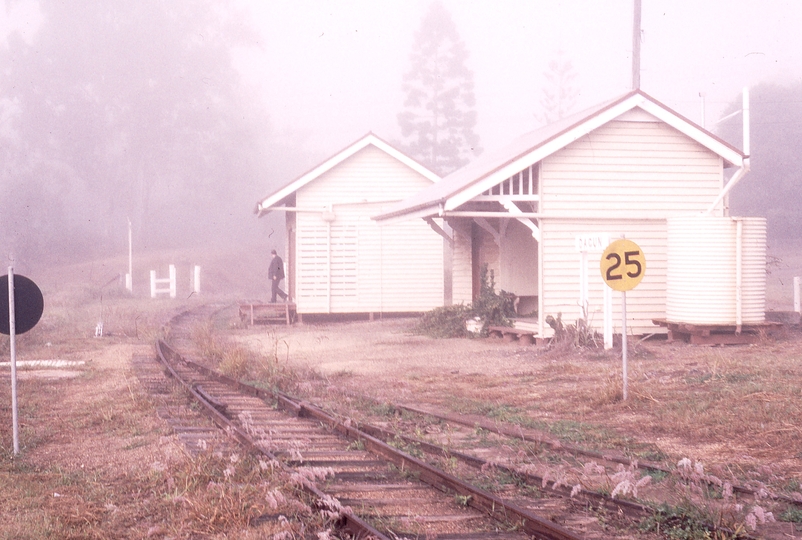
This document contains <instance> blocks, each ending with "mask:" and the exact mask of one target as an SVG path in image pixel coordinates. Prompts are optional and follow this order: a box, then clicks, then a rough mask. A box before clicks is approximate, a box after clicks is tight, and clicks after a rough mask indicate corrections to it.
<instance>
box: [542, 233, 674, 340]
mask: <svg viewBox="0 0 802 540" xmlns="http://www.w3.org/2000/svg"><path fill="white" fill-rule="evenodd" d="M542 225H543V226H542V228H541V232H542V235H543V236H542V239H543V248H544V249H543V289H544V291H545V292H544V294H543V295H542V297H543V299H542V306H543V307H542V309H543V311H542V315H541V317H540V318H541V319H542V320H544V318H545V317H546V316H548V315H551V316H553V317H555V318H556V317H557V315H558V314H562V322H563V324H566V325H567V324H573V323H575V322H576V321H577V319H579V318H580V317H581V314H582V313H581V308H580V303H579V294H580V293H579V289H580V284H579V272H580V261H581V258H580V253H579V252H577V251H576V246H575V238H576V236H578V235H582V234H587V233H588V232H592V233H608V234H609V236H610V239H611V240H614V239H616V238H619V237H620V236H621V235H622V234H623V235H625V236H626V238H628V239H630V240H632V241H633V242H635V243H636V244H638V246H640V248H641V249H642V250H643V253H644V254H645V256H646V274H645V275H644V277H643V281H641V283H640V284H639V285H638V286H637V287H636V288H635V289H633V290H632V291H629V292H627V330H628V333H631V334H636V335H638V334H649V333H652V332H660V331H661V330H660V328H659V327H657V326H655V325H654V324H653V323H652V319H659V318H664V317H665V310H666V308H665V306H666V266H667V265H666V260H667V259H666V239H667V234H666V223H665V221H663V220H657V221H629V220H627V221H607V220H605V221H595V222H594V221H586V222H582V223H579V222H577V221H575V220H570V221H558V220H549V221H547V222H543V223H542ZM600 262H601V252H597V253H588V256H587V275H588V323H589V325H590V326H591V327H592V328H594V329H595V330H597V331H598V332H599V333H601V332H602V330H603V328H604V312H603V309H604V288H605V287H607V286H606V285H605V284H604V282H603V281H602V278H601V271H600V270H599V263H600ZM612 295H613V296H612V299H613V332H614V333H620V332H621V293H620V292H617V291H613V292H612ZM544 332H545V335H547V336H548V335H551V328H550V327H549V326H548V325H545V328H544Z"/></svg>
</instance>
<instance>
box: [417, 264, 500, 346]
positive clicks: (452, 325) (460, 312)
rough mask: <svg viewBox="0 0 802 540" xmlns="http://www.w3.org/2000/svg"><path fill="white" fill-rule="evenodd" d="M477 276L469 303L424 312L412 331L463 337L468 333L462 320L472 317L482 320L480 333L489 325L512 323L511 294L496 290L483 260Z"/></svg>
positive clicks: (448, 336)
mask: <svg viewBox="0 0 802 540" xmlns="http://www.w3.org/2000/svg"><path fill="white" fill-rule="evenodd" d="M480 279H481V282H482V285H481V289H480V292H479V297H478V298H477V299H476V300H474V302H473V304H469V305H465V304H458V305H454V306H445V307H439V308H435V309H433V310H432V311H429V312H427V313H424V314H423V316H422V317H421V319H420V321H418V324H417V326H416V331H417V332H418V333H421V334H424V335H427V336H430V337H434V338H452V337H466V336H468V335H469V333H468V331H467V330H466V329H465V321H467V320H468V319H475V318H478V319H479V321H480V322H481V323H482V330H481V332H480V335H482V336H486V335H487V332H488V328H489V327H490V326H512V321H511V320H510V317H514V316H515V309H514V307H513V298H514V296H513V295H510V294H507V293H505V292H504V291H501V294H497V293H496V291H495V288H496V283H495V280H494V277H493V273H492V271H490V270H488V268H487V265H486V264H485V265H483V266H482V272H481V274H480Z"/></svg>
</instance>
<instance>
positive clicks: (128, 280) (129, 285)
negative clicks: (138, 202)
mask: <svg viewBox="0 0 802 540" xmlns="http://www.w3.org/2000/svg"><path fill="white" fill-rule="evenodd" d="M133 253H134V252H133V235H132V233H131V219H130V218H129V219H128V273H127V274H126V275H125V288H126V289H128V292H131V293H132V292H134V257H133Z"/></svg>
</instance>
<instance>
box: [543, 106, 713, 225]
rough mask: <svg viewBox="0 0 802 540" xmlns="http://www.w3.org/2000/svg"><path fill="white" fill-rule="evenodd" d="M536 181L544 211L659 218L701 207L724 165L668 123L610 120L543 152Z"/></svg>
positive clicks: (707, 201) (710, 196)
mask: <svg viewBox="0 0 802 540" xmlns="http://www.w3.org/2000/svg"><path fill="white" fill-rule="evenodd" d="M541 183H542V184H541V204H540V211H541V212H542V213H545V214H548V215H554V214H559V215H560V216H576V217H584V216H587V215H588V214H589V213H592V215H593V216H597V215H605V216H610V217H618V216H623V215H625V214H626V213H629V214H631V215H633V216H643V215H648V216H650V217H663V218H665V217H668V216H670V215H681V214H687V213H693V212H701V211H704V210H706V209H707V207H708V206H710V204H711V203H712V202H713V201H714V200H715V198H716V196H717V195H718V193H719V191H720V190H721V188H722V186H723V183H724V169H723V162H722V159H721V157H720V156H718V155H716V154H715V153H713V152H711V151H710V150H708V149H707V148H705V147H703V146H702V145H700V144H698V143H697V142H695V141H694V140H692V139H690V138H688V137H686V136H685V135H683V134H682V133H680V132H679V131H677V130H675V129H674V128H672V127H671V126H669V125H668V124H665V123H662V122H656V121H655V122H644V121H622V120H614V121H612V122H608V123H607V124H605V125H603V126H602V127H600V128H598V129H596V130H595V131H593V132H591V133H590V134H588V135H586V136H584V137H582V138H580V139H578V140H577V141H575V142H574V143H572V144H570V145H568V146H567V147H566V148H564V149H563V150H560V151H559V152H557V153H555V154H554V155H552V156H549V157H548V158H546V159H544V160H543V164H542V168H541Z"/></svg>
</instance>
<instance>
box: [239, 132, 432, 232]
mask: <svg viewBox="0 0 802 540" xmlns="http://www.w3.org/2000/svg"><path fill="white" fill-rule="evenodd" d="M369 145H373V146H375V147H376V148H378V149H379V150H382V151H383V152H385V153H386V154H388V155H390V156H392V157H394V158H395V159H397V160H398V161H400V162H401V163H403V164H404V165H406V166H407V167H409V168H410V169H412V170H414V171H416V172H417V173H419V174H420V175H421V176H423V177H425V178H428V179H429V180H431V181H432V182H438V181H440V177H439V176H437V175H436V174H435V173H433V172H432V171H430V170H429V169H427V168H426V167H424V166H423V165H421V164H420V163H418V162H417V161H415V160H414V159H412V158H411V157H409V156H407V155H406V154H404V153H403V152H401V151H399V150H396V149H395V148H394V147H392V146H391V145H390V144H389V143H387V142H385V141H383V140H382V139H380V138H379V137H377V136H376V135H374V134H373V133H368V134H367V135H365V136H364V137H362V138H361V139H359V140H357V141H356V142H354V143H352V144H351V145H349V146H348V147H346V148H344V149H343V150H341V151H339V152H337V153H336V154H334V155H333V156H331V157H330V158H329V159H327V160H326V161H324V162H323V163H321V164H319V165H317V166H316V167H314V168H313V169H312V170H310V171H308V172H306V173H304V174H302V175H301V176H299V177H298V178H296V179H295V180H293V181H291V182H290V183H289V184H287V185H285V186H284V187H282V188H280V189H279V190H277V191H275V192H274V193H271V194H270V195H268V196H267V197H265V198H264V199H262V200H261V201H259V202H258V203H257V204H256V210H255V212H256V214H257V216H258V217H262V216H263V215H265V214H267V213H268V212H270V210H271V209H272V207H273V206H277V205H279V204H280V203H281V202H282V201H284V199H286V198H287V197H288V196H289V195H292V194H293V193H295V192H296V191H297V190H299V189H300V188H302V187H304V186H305V185H307V184H308V183H309V182H312V181H313V180H315V179H316V178H318V177H319V176H320V175H322V174H323V173H325V172H327V171H329V170H331V169H333V168H334V167H336V166H337V165H339V164H340V163H342V162H343V161H345V160H346V159H348V158H350V157H351V156H353V155H354V154H356V153H357V152H359V151H360V150H362V149H363V148H365V147H367V146H369Z"/></svg>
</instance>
